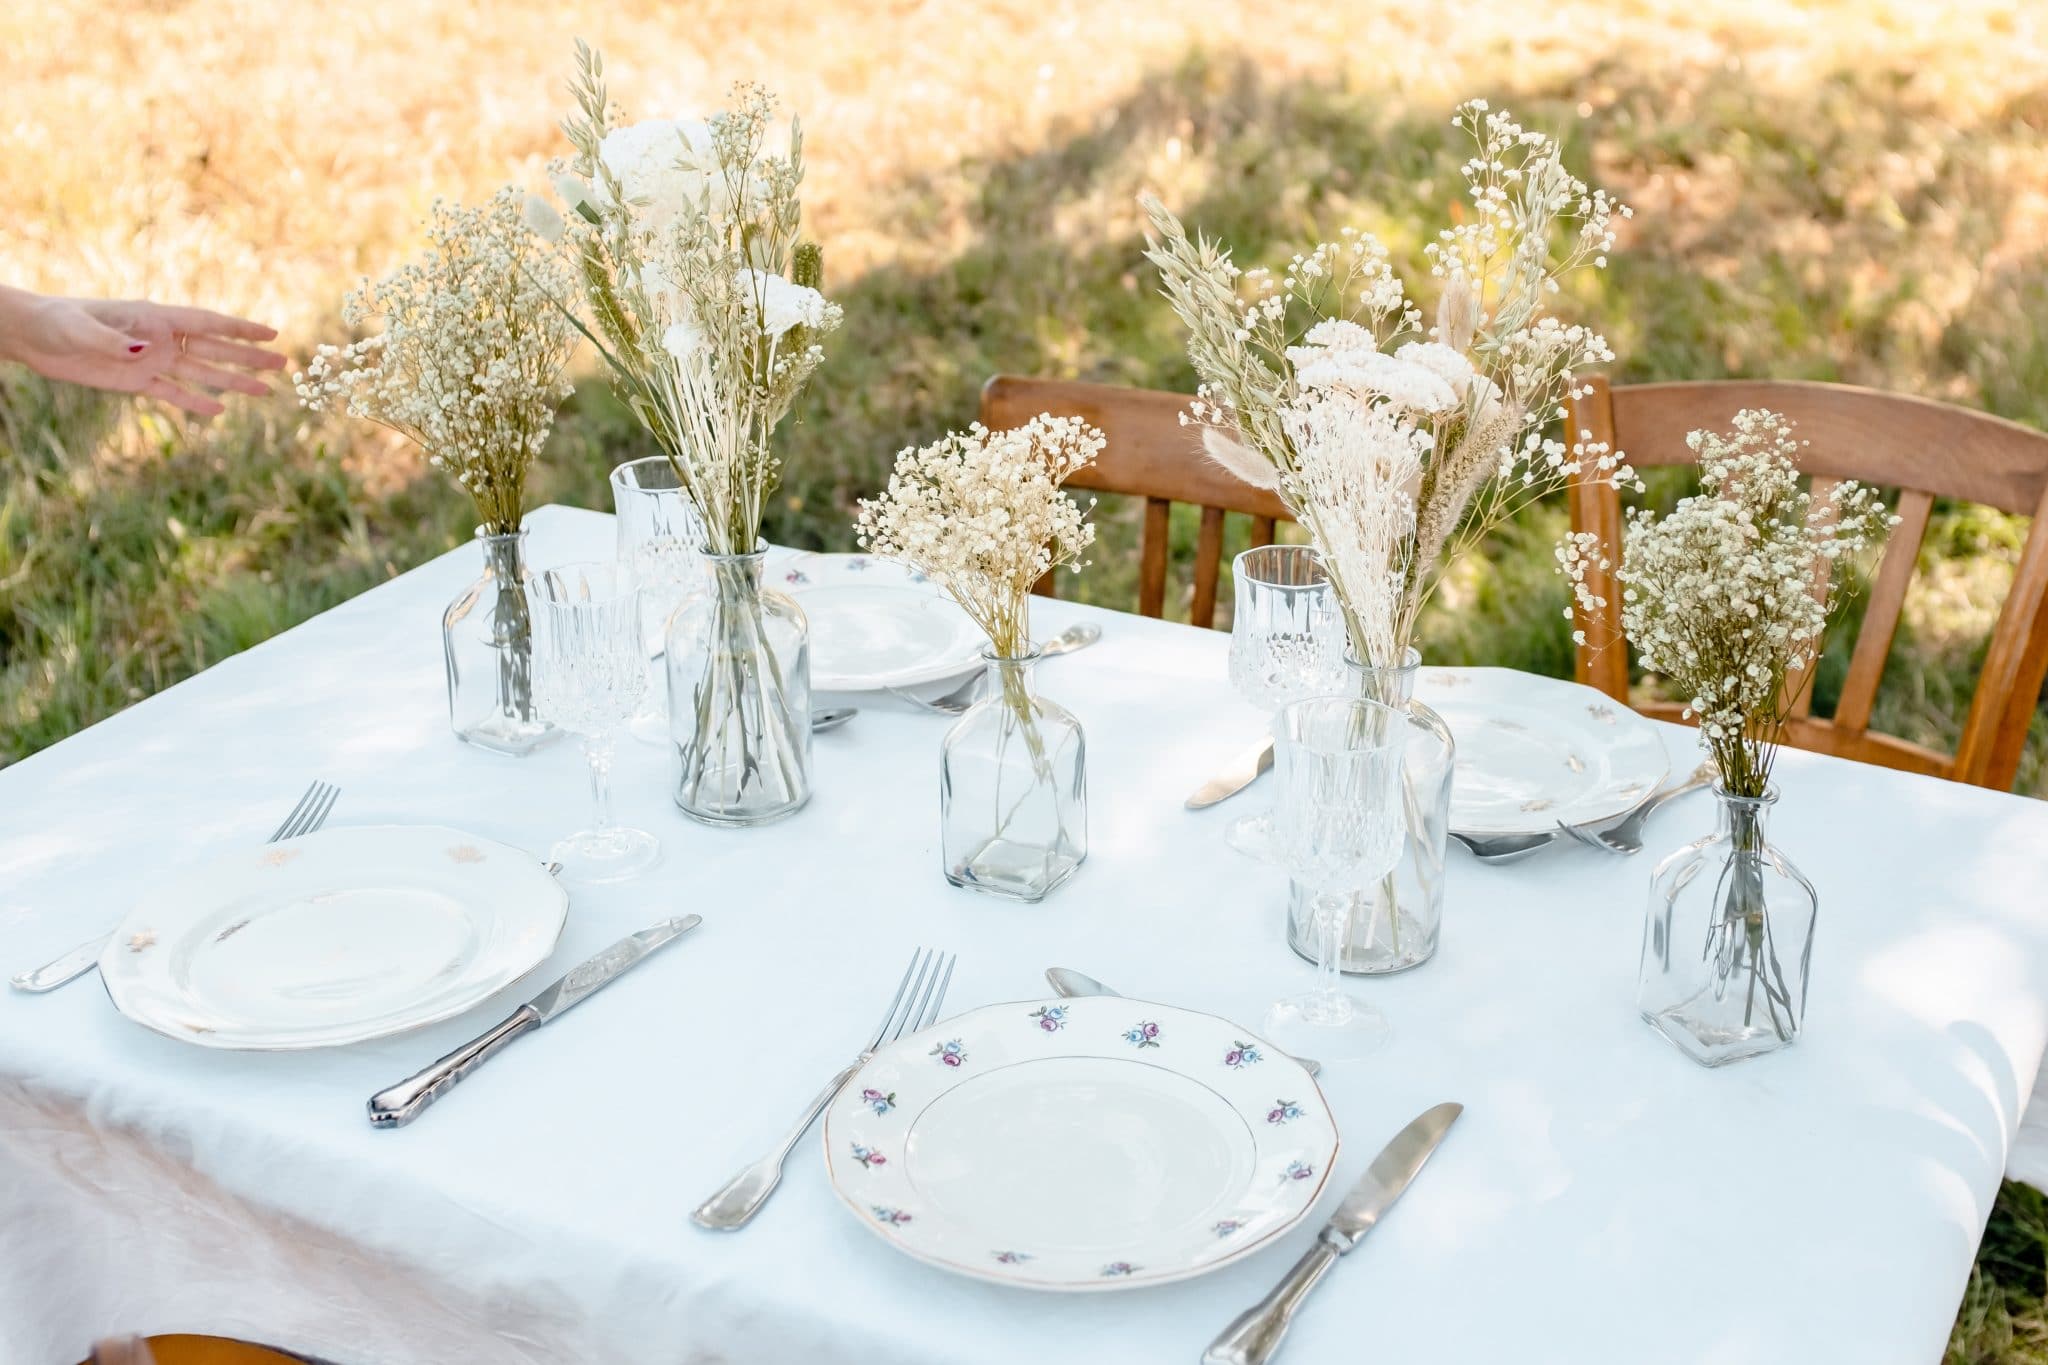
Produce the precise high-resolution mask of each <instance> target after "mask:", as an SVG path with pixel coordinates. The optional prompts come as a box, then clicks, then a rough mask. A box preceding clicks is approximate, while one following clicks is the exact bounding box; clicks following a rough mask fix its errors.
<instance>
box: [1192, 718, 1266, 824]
mask: <svg viewBox="0 0 2048 1365" xmlns="http://www.w3.org/2000/svg"><path fill="white" fill-rule="evenodd" d="M1272 766H1273V741H1272V738H1271V737H1270V736H1269V737H1267V738H1265V739H1262V740H1260V741H1259V745H1258V747H1257V748H1256V749H1247V750H1245V751H1244V753H1243V754H1242V755H1240V756H1239V757H1237V758H1233V759H1232V760H1230V764H1229V766H1228V767H1226V768H1224V770H1223V771H1222V772H1220V773H1218V774H1216V776H1214V777H1212V778H1210V779H1209V780H1208V781H1207V782H1204V783H1203V784H1202V785H1201V786H1199V787H1197V788H1195V794H1194V795H1193V796H1190V797H1189V798H1188V809H1189V810H1201V809H1202V808H1204V807H1205V806H1213V805H1215V804H1216V803H1217V802H1218V801H1224V800H1228V799H1229V798H1230V797H1233V796H1235V795H1237V794H1238V793H1239V792H1241V791H1243V790H1244V789H1245V788H1246V787H1249V786H1250V785H1251V784H1252V783H1253V782H1254V781H1256V780H1257V779H1258V776H1259V774H1260V773H1262V772H1264V771H1266V769H1268V768H1270V767H1272Z"/></svg>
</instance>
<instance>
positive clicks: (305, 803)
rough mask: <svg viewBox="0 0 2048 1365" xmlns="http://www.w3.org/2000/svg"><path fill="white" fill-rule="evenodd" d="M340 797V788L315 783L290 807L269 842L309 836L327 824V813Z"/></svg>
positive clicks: (325, 783) (326, 783) (328, 783)
mask: <svg viewBox="0 0 2048 1365" xmlns="http://www.w3.org/2000/svg"><path fill="white" fill-rule="evenodd" d="M340 796H341V788H339V787H337V786H335V785H334V784H333V783H332V782H320V781H315V782H314V783H313V785H312V786H310V787H308V788H306V794H305V795H304V796H301V797H300V798H299V804H298V805H296V806H293V807H292V813H291V814H290V815H287V816H286V817H285V818H284V823H283V824H281V825H279V826H278V827H277V832H276V833H275V834H273V835H271V836H270V840H269V842H271V843H273V844H274V843H278V842H280V841H281V840H285V839H296V838H298V837H299V836H300V835H302V834H311V833H312V832H313V831H314V830H316V829H318V828H320V826H322V825H323V824H326V823H327V813H328V812H329V811H331V810H333V809H334V803H335V801H336V800H337V799H338V798H339V797H340Z"/></svg>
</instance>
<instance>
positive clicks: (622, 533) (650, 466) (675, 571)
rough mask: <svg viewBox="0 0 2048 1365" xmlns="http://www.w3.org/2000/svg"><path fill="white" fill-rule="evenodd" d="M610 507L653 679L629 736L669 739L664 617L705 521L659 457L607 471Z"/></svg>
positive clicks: (689, 582)
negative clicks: (635, 589) (636, 593)
mask: <svg viewBox="0 0 2048 1365" xmlns="http://www.w3.org/2000/svg"><path fill="white" fill-rule="evenodd" d="M612 508H613V510H614V511H615V512H616V513H617V524H618V559H619V563H621V564H624V565H626V566H627V567H628V568H630V569H631V570H632V572H633V578H634V581H635V582H637V583H638V584H639V585H640V594H641V615H640V633H641V647H642V649H643V650H644V651H645V653H646V656H647V660H648V674H649V677H650V678H651V679H652V681H651V683H650V685H649V687H648V689H647V696H646V697H645V699H643V700H642V702H641V704H640V707H639V709H638V710H636V711H634V713H633V720H632V725H631V729H632V734H633V738H635V739H638V740H642V741H644V742H646V743H648V744H666V743H668V705H667V696H668V670H667V669H666V668H665V667H663V665H662V653H663V650H664V649H665V648H666V645H667V640H668V623H669V618H670V617H672V616H674V615H675V612H676V608H677V607H680V606H681V605H682V604H683V599H684V598H686V597H687V596H689V594H690V590H691V589H693V588H694V587H696V586H697V583H698V579H699V578H700V576H701V575H700V574H699V571H698V568H697V547H698V546H699V545H701V544H702V543H703V540H704V524H703V522H702V520H700V519H699V517H698V516H697V508H696V506H695V505H694V504H693V503H692V502H691V501H690V495H689V494H688V493H686V492H685V491H683V486H682V480H681V479H680V478H678V477H677V475H676V468H675V466H674V465H673V464H670V463H669V459H668V456H666V455H650V456H648V457H647V458H645V459H642V460H628V461H627V462H626V463H624V464H622V465H620V466H619V467H618V468H617V469H614V470H613V471H612Z"/></svg>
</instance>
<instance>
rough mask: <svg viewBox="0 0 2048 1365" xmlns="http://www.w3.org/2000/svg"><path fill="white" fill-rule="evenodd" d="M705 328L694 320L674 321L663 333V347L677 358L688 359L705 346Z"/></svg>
mask: <svg viewBox="0 0 2048 1365" xmlns="http://www.w3.org/2000/svg"><path fill="white" fill-rule="evenodd" d="M705 341H706V338H705V336H704V329H703V328H702V327H699V326H698V325H697V324H696V323H695V322H694V321H685V322H672V323H670V324H669V325H668V327H667V329H666V330H665V331H663V332H662V334H661V349H662V350H664V351H667V352H668V353H669V354H670V355H672V356H674V357H675V358H676V359H677V360H688V359H689V358H690V357H691V356H694V355H696V354H697V353H698V352H700V351H702V350H703V349H704V347H705Z"/></svg>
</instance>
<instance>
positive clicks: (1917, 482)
mask: <svg viewBox="0 0 2048 1365" xmlns="http://www.w3.org/2000/svg"><path fill="white" fill-rule="evenodd" d="M1744 408H1770V409H1771V410H1773V411H1775V412H1780V413H1783V414H1785V415H1786V416H1788V417H1790V418H1791V419H1792V420H1793V421H1794V422H1795V423H1796V424H1797V426H1798V430H1799V435H1800V437H1801V439H1802V440H1803V441H1805V442H1806V444H1805V445H1804V446H1803V447H1802V448H1801V451H1800V455H1799V462H1800V468H1801V470H1802V471H1803V472H1804V473H1806V474H1807V475H1809V476H1810V478H1811V480H1812V484H1813V487H1814V490H1815V492H1816V494H1817V495H1819V496H1825V494H1826V491H1827V489H1828V488H1830V487H1832V486H1833V484H1834V483H1836V482H1837V481H1839V480H1842V479H1855V480H1857V481H1859V482H1861V483H1864V484H1869V485H1875V486H1879V487H1897V488H1899V489H1901V494H1900V501H1899V516H1900V518H1901V524H1900V525H1899V526H1898V528H1897V530H1896V533H1895V537H1894V543H1893V544H1892V545H1891V546H1890V547H1889V548H1888V549H1887V550H1886V551H1885V553H1884V555H1883V558H1882V559H1881V560H1880V562H1879V567H1878V573H1877V578H1876V580H1875V582H1874V584H1873V587H1872V592H1871V601H1870V605H1869V608H1868V609H1867V611H1866V613H1865V617H1864V627H1863V633H1862V635H1861V636H1860V637H1859V638H1858V640H1857V643H1856V647H1855V650H1854V651H1853V653H1852V655H1851V658H1850V664H1849V677H1848V679H1847V681H1846V683H1845V684H1844V687H1843V692H1842V696H1841V698H1840V701H1839V703H1838V705H1837V707H1836V713H1835V717H1834V719H1833V720H1831V721H1828V720H1816V719H1814V718H1813V717H1812V716H1811V715H1809V714H1808V709H1807V708H1808V703H1809V702H1810V698H1811V689H1812V678H1811V676H1809V677H1807V678H1805V679H1802V680H1801V693H1800V695H1799V696H1798V697H1797V698H1796V699H1795V708H1794V716H1793V722H1792V724H1791V725H1790V726H1788V728H1787V732H1786V733H1787V738H1788V740H1789V741H1790V742H1791V743H1794V744H1797V745H1799V746H1801V747H1804V748H1814V749H1820V750H1823V751H1825V752H1829V753H1835V754H1840V755H1842V756H1844V757H1850V758H1857V759H1862V760H1864V761H1867V762H1875V763H1883V764H1886V765H1888V766H1891V767H1897V768H1905V769H1909V770H1911V771H1915V772H1933V773H1936V774H1938V775H1941V776H1945V777H1953V778H1955V779H1956V780H1958V781H1963V782H1972V783H1976V784H1978V785H1980V786H1989V787H1998V788H2010V787H2011V785H2012V782H2013V779H2014V777H2015V776H2016V775H2017V773H2018V770H2019V761H2020V754H2021V751H2022V749H2023V747H2024V744H2025V740H2026V732H2027V726H2028V723H2029V721H2030V720H2031V718H2032V716H2033V713H2034V709H2035V706H2036V704H2037V702H2038V699H2039V696H2040V692H2041V684H2042V679H2043V676H2044V674H2048V435H2043V434H2042V433H2040V432H2037V431H2034V430H2031V429H2030V428H2027V427H2024V426H2021V425H2019V424H2018V423H2016V422H2008V421H2005V420H2004V419H2002V418H1998V417H1992V416H1990V415H1988V414H1986V413H1981V412H1973V411H1970V410H1968V409H1965V408H1958V407H1954V406H1951V405H1949V404H1945V403H1935V402H1931V401H1929V400H1927V399H1922V398H1911V397H1907V396H1904V395H1901V394H1889V393H1880V392H1877V391H1876V390H1872V389H1861V388H1854V387H1851V386H1848V385H1842V384H1817V383H1807V382H1784V381H1768V380H1759V381H1747V380H1745V381H1710V382H1702V383H1676V384H1637V385H1629V386H1624V387H1621V388H1612V387H1610V386H1609V385H1608V384H1607V383H1606V381H1604V380H1600V379H1594V380H1591V381H1587V382H1584V383H1582V385H1581V390H1580V394H1579V396H1578V397H1577V398H1575V399H1573V400H1572V401H1571V403H1570V407H1569V411H1568V418H1569V422H1570V427H1571V429H1572V431H1573V433H1574V434H1575V435H1576V436H1577V437H1578V438H1579V439H1581V440H1597V441H1604V442H1606V443H1608V444H1609V445H1611V446H1613V447H1614V448H1616V449H1618V450H1620V451H1622V452H1624V453H1625V455H1626V457H1627V459H1628V462H1629V463H1630V464H1632V465H1634V466H1636V467H1638V468H1646V467H1650V466H1655V465H1675V464H1689V463H1691V462H1692V461H1693V459H1694V455H1693V452H1692V451H1691V450H1690V449H1688V448H1687V446H1686V443H1685V437H1686V434H1687V433H1688V432H1691V431H1694V430H1697V429H1700V428H1710V429H1714V430H1720V429H1724V428H1726V427H1727V425H1728V424H1729V422H1730V420H1731V419H1732V418H1733V417H1734V415H1735V414H1736V412H1738V411H1740V410H1742V409H1744ZM1937 497H1945V498H1952V499H1956V500H1960V501H1967V502H1979V503H1984V504H1986V505H1987V506H1991V507H1996V508H1999V509H2000V510H2002V511H2007V512H2031V513H2033V514H2034V524H2033V530H2032V532H2031V534H2030V535H2029V537H2028V540H2027V547H2026V550H2025V552H2024V553H2023V554H2022V556H2021V560H2020V566H2019V569H2018V571H2017V573H2016V575H2015V578H2014V582H2013V589H2012V592H2011V593H2010V594H2009V595H2008V597H2007V598H2006V602H2005V606H2004V609H2003V610H2002V611H2001V612H2000V614H1999V618H1998V623H1997V625H1996V626H1995V627H1994V630H1993V634H1992V640H1991V648H1990V652H1989V654H1988V655H1987V656H1986V659H1985V666H1984V670H1983V672H1982V674H1981V675H1980V677H1979V679H1978V684H1977V691H1976V694H1975V696H1974V697H1973V699H1972V701H1971V704H1970V710H1969V714H1968V716H1967V717H1966V718H1965V720H1964V723H1963V729H1962V741H1961V743H1960V744H1959V745H1958V746H1957V749H1956V754H1955V756H1954V757H1953V758H1950V757H1949V756H1947V755H1943V754H1938V753H1935V752H1934V751H1933V750H1930V749H1927V748H1925V747H1924V746H1921V745H1917V744H1911V743H1908V742H1907V741H1905V740H1901V739H1898V738H1896V737H1894V736H1890V735H1882V734H1875V733H1871V732H1870V731H1869V724H1870V717H1871V712H1872V709H1873V708H1874V706H1875V704H1876V698H1877V688H1878V683H1879V681H1880V680H1881V678H1882V676H1883V672H1884V663H1885V657H1886V656H1887V655H1888V654H1889V653H1890V650H1891V645H1892V640H1893V638H1894V636H1895V635H1896V633H1897V629H1898V623H1899V614H1900V610H1901V608H1902V606H1903V604H1904V601H1905V595H1906V589H1907V587H1908V585H1909V584H1910V582H1911V579H1912V574H1913V567H1914V564H1915V562H1916V560H1917V558H1918V555H1919V547H1920V543H1921V541H1922V539H1923V538H1924V536H1925V534H1926V530H1927V523H1928V517H1929V515H1930V513H1931V512H1932V510H1933V504H1934V499H1935V498H1937ZM1570 504H1571V515H1572V525H1573V528H1574V529H1575V530H1581V531H1592V532H1594V533H1595V534H1596V535H1597V536H1598V537H1599V538H1600V540H1601V543H1602V544H1603V545H1604V546H1605V547H1606V548H1607V553H1608V555H1609V557H1611V558H1618V557H1619V554H1618V550H1619V546H1620V540H1621V499H1620V495H1619V494H1617V493H1616V492H1615V490H1613V489H1612V488H1600V487H1597V486H1594V485H1591V484H1582V485H1580V486H1578V487H1576V488H1575V489H1574V490H1573V492H1572V496H1571V499H1570ZM1587 583H1588V586H1589V587H1590V588H1591V589H1592V591H1593V592H1594V593H1595V594H1596V595H1597V596H1600V597H1603V598H1605V599H1606V602H1607V605H1606V606H1605V607H1604V608H1602V609H1600V610H1598V611H1596V612H1592V613H1587V612H1584V611H1580V612H1579V613H1578V614H1577V618H1576V620H1577V625H1578V629H1579V630H1580V631H1581V632H1582V633H1583V643H1582V644H1580V645H1579V646H1578V652H1577V659H1576V671H1577V674H1578V677H1579V679H1580V681H1582V682H1585V683H1588V684H1590V685H1592V686H1595V687H1598V688H1599V689H1600V690H1601V691H1603V692H1606V693H1607V694H1608V695H1609V696H1612V697H1614V698H1616V699H1617V700H1620V701H1623V702H1626V701H1628V700H1629V673H1628V656H1627V648H1626V644H1625V643H1624V642H1623V640H1622V638H1621V602H1620V592H1619V591H1618V589H1617V585H1616V584H1615V582H1614V579H1613V577H1612V575H1611V574H1610V573H1607V572H1604V571H1597V570H1596V571H1592V572H1589V573H1588V574H1587ZM1826 587H1827V581H1826V579H1825V578H1817V580H1816V583H1815V590H1816V591H1817V592H1825V591H1826ZM1645 709H1646V710H1653V709H1655V708H1650V707H1646V708H1645Z"/></svg>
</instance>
